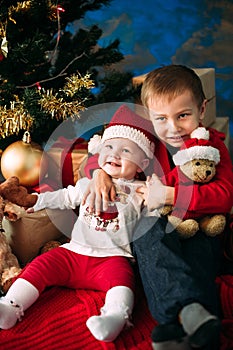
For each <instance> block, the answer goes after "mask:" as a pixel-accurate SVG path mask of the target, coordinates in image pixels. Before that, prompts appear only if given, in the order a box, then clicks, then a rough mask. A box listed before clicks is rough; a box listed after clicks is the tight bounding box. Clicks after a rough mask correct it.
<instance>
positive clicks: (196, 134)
mask: <svg viewBox="0 0 233 350" xmlns="http://www.w3.org/2000/svg"><path fill="white" fill-rule="evenodd" d="M190 137H191V138H192V139H194V138H197V139H199V140H200V139H202V140H209V138H210V132H209V130H207V129H206V128H204V127H202V126H200V127H198V128H196V129H195V130H193V132H192V133H191V134H190Z"/></svg>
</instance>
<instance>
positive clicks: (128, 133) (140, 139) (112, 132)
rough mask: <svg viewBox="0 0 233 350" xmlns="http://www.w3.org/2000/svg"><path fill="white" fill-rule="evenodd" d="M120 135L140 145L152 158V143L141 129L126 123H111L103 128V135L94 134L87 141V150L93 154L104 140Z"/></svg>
mask: <svg viewBox="0 0 233 350" xmlns="http://www.w3.org/2000/svg"><path fill="white" fill-rule="evenodd" d="M117 137H122V138H125V139H129V140H131V141H133V142H135V143H136V144H137V145H138V147H140V148H141V149H142V150H143V151H144V152H145V154H146V155H147V157H148V158H151V159H152V158H153V155H154V147H155V146H154V143H153V142H151V141H150V140H149V138H148V137H147V136H146V135H145V134H143V132H142V131H140V130H137V129H136V128H133V127H130V126H127V125H113V126H109V127H108V128H106V129H105V131H104V133H103V136H102V138H101V136H99V135H94V136H93V137H92V138H91V139H90V141H89V143H88V152H90V153H92V154H94V153H98V152H99V150H100V148H99V146H100V145H101V144H102V143H103V142H104V141H106V140H109V139H114V138H117Z"/></svg>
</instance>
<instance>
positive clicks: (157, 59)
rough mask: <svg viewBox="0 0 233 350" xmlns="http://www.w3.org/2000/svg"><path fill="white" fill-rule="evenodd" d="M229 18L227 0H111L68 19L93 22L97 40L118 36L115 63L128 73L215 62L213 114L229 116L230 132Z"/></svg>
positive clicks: (232, 31)
mask: <svg viewBox="0 0 233 350" xmlns="http://www.w3.org/2000/svg"><path fill="white" fill-rule="evenodd" d="M232 18H233V1H232V0H220V1H213V0H194V1H186V0H167V1H163V0H144V1H141V0H134V1H125V0H113V1H111V2H110V5H109V6H107V7H104V8H102V9H100V10H98V11H92V12H87V13H86V15H85V18H84V19H82V20H79V21H76V22H74V23H73V24H72V25H73V26H74V27H79V26H84V27H85V26H87V25H88V26H89V25H91V24H93V23H97V24H98V25H99V26H100V27H101V28H102V29H103V35H102V36H101V38H100V40H99V42H98V43H99V45H100V46H103V45H106V44H107V43H109V42H110V41H111V40H113V39H116V38H118V39H119V40H120V50H121V52H122V53H123V54H124V56H125V59H124V60H123V61H121V62H119V63H118V67H119V66H120V67H121V69H122V70H125V71H126V70H128V71H132V72H133V74H134V76H138V75H141V74H144V73H147V72H149V71H150V70H152V69H154V68H156V67H158V66H161V65H164V64H170V63H177V64H185V65H188V66H190V67H196V68H208V67H210V68H215V77H216V80H215V84H216V85H215V87H216V109H217V116H218V117H221V116H228V117H229V119H230V125H229V127H230V135H231V138H232V137H233V83H232V77H233V59H232V57H233V22H232ZM230 146H231V149H232V140H231V142H230Z"/></svg>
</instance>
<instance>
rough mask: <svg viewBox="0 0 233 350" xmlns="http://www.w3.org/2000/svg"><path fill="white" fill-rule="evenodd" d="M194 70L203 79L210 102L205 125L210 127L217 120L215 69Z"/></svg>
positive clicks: (204, 121) (204, 88) (206, 95)
mask: <svg viewBox="0 0 233 350" xmlns="http://www.w3.org/2000/svg"><path fill="white" fill-rule="evenodd" d="M193 70H194V71H195V72H196V74H197V75H198V76H199V78H200V79H201V83H202V87H203V90H204V93H205V97H206V98H207V100H208V103H207V105H206V112H205V117H204V119H203V125H204V126H210V125H211V124H213V123H214V122H215V120H216V92H215V69H214V68H193Z"/></svg>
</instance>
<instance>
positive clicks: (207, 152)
mask: <svg viewBox="0 0 233 350" xmlns="http://www.w3.org/2000/svg"><path fill="white" fill-rule="evenodd" d="M193 159H209V160H212V161H214V162H215V163H216V164H217V163H219V161H220V152H219V150H218V149H217V148H215V147H213V146H212V144H211V142H210V141H209V131H208V130H207V129H205V128H204V127H199V128H197V129H195V130H194V131H193V132H192V133H191V135H190V139H188V140H187V141H185V142H184V145H182V146H181V149H180V151H178V152H177V153H176V154H175V155H174V156H173V161H174V163H175V165H184V164H185V163H187V162H189V161H191V160H193Z"/></svg>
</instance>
